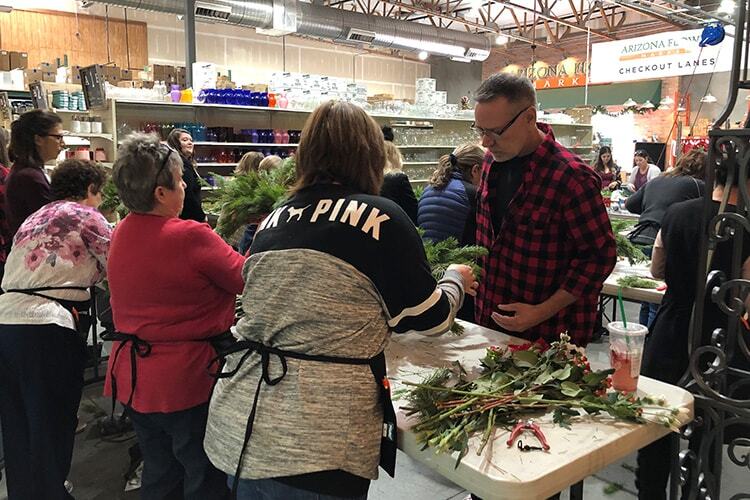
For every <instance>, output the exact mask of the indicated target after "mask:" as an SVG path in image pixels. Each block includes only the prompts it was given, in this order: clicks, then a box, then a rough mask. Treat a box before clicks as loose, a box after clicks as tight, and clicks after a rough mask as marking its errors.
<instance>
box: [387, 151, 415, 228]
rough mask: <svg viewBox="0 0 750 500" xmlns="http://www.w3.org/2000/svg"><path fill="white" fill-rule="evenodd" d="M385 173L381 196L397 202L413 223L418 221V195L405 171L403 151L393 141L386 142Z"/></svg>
mask: <svg viewBox="0 0 750 500" xmlns="http://www.w3.org/2000/svg"><path fill="white" fill-rule="evenodd" d="M385 156H386V163H385V170H384V173H385V175H384V176H383V186H382V187H381V188H380V196H383V197H385V198H388V199H389V200H392V201H394V202H396V204H397V205H398V206H399V207H401V209H402V210H403V211H404V212H406V215H408V216H409V219H411V221H412V223H414V224H416V223H417V197H416V195H415V194H414V189H413V188H412V187H411V182H409V176H408V175H406V174H405V173H404V170H403V159H402V158H401V152H400V151H399V150H398V147H396V146H395V145H394V144H393V143H392V142H390V141H386V142H385Z"/></svg>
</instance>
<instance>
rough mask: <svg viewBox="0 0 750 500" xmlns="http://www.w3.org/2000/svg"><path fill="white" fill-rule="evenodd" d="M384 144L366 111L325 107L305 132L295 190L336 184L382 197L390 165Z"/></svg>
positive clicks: (317, 111) (346, 106)
mask: <svg viewBox="0 0 750 500" xmlns="http://www.w3.org/2000/svg"><path fill="white" fill-rule="evenodd" d="M384 142H385V141H384V139H383V133H382V132H381V131H380V127H379V126H378V124H377V123H375V120H373V119H372V118H371V117H370V116H369V115H368V114H367V113H365V111H364V110H363V109H362V108H360V107H358V106H355V105H354V104H350V103H347V102H341V101H328V102H327V103H325V104H321V105H320V106H318V107H317V108H316V109H315V111H313V113H312V115H310V118H308V120H307V122H306V123H305V127H304V129H303V130H302V137H301V138H300V143H299V148H298V149H297V167H296V168H297V183H296V184H295V185H294V187H293V188H292V191H293V192H296V191H299V190H300V189H302V188H304V187H307V186H310V185H312V184H318V183H330V182H336V183H339V184H342V185H344V186H347V187H350V188H353V189H356V190H357V191H360V192H363V193H367V194H378V193H379V192H380V187H381V185H382V184H383V168H384V166H385V162H386V157H385V144H384Z"/></svg>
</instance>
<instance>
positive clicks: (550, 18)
mask: <svg viewBox="0 0 750 500" xmlns="http://www.w3.org/2000/svg"><path fill="white" fill-rule="evenodd" d="M490 1H492V2H495V3H498V4H500V5H504V6H506V7H508V8H509V9H518V10H520V11H523V12H528V13H531V14H536V16H537V17H539V18H541V19H546V20H547V21H553V22H556V23H559V24H562V25H563V26H567V27H569V28H572V29H575V30H579V31H586V32H588V31H589V28H588V27H586V26H583V25H578V24H576V23H571V22H569V21H566V20H564V19H560V18H559V17H556V16H550V15H547V14H544V13H542V12H539V11H537V10H536V9H532V8H529V7H526V6H524V5H518V4H516V3H513V2H511V1H509V0H490ZM591 34H593V35H597V36H600V37H602V38H606V39H607V40H617V37H616V36H614V35H611V34H609V33H606V32H604V31H600V30H591Z"/></svg>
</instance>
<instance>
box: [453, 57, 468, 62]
mask: <svg viewBox="0 0 750 500" xmlns="http://www.w3.org/2000/svg"><path fill="white" fill-rule="evenodd" d="M451 61H456V62H462V63H470V62H471V59H469V58H468V57H451Z"/></svg>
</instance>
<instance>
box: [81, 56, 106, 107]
mask: <svg viewBox="0 0 750 500" xmlns="http://www.w3.org/2000/svg"><path fill="white" fill-rule="evenodd" d="M81 84H82V85H83V96H84V98H85V99H86V109H95V108H104V107H106V105H107V90H106V88H105V86H104V72H103V71H102V67H101V66H100V65H98V64H95V65H93V66H86V67H85V68H81Z"/></svg>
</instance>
